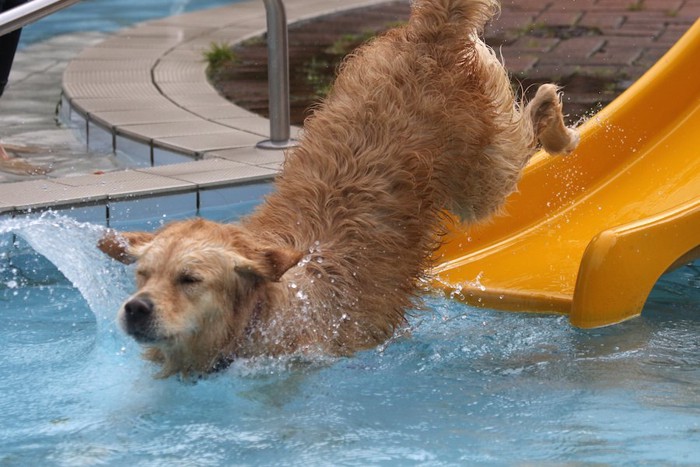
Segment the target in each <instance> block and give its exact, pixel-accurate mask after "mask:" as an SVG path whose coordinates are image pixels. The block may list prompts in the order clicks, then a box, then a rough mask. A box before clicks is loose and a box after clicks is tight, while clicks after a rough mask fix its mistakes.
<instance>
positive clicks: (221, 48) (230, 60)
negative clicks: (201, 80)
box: [204, 42, 238, 75]
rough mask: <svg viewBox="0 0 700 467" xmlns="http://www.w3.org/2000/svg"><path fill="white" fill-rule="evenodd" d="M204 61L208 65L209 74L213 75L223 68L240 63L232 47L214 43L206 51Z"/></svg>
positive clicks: (222, 43)
mask: <svg viewBox="0 0 700 467" xmlns="http://www.w3.org/2000/svg"><path fill="white" fill-rule="evenodd" d="M204 59H205V60H206V62H207V63H208V65H209V66H208V73H209V74H210V75H211V74H213V73H216V72H217V71H218V70H220V69H221V68H222V67H224V66H226V65H229V64H235V63H237V62H238V57H236V54H235V53H234V52H233V50H231V46H230V45H229V44H227V43H224V42H219V43H217V42H212V43H211V45H210V46H209V50H205V51H204Z"/></svg>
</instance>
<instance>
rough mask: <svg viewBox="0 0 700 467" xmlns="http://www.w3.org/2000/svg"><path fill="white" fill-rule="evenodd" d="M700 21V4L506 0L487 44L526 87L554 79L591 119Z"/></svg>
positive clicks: (687, 0)
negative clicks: (500, 56) (501, 57)
mask: <svg viewBox="0 0 700 467" xmlns="http://www.w3.org/2000/svg"><path fill="white" fill-rule="evenodd" d="M698 17H700V0H556V1H554V0H553V1H544V0H503V1H502V11H501V15H500V17H499V18H498V19H497V20H496V21H495V22H494V23H493V24H492V25H490V26H489V28H487V31H486V39H487V42H488V43H489V44H490V45H491V46H492V47H494V48H495V49H497V50H499V51H500V53H501V54H502V55H503V58H504V60H505V63H506V67H507V68H508V70H509V71H510V72H511V73H512V74H513V76H514V78H515V79H517V80H519V81H521V82H522V83H523V85H524V86H525V87H526V86H527V85H529V84H533V83H539V82H542V81H549V80H552V81H555V82H557V83H559V84H561V85H563V86H564V87H565V95H566V99H567V102H566V104H567V110H568V111H569V112H571V113H572V114H582V115H585V114H589V113H590V112H591V111H592V110H596V109H598V108H600V107H602V106H604V105H605V104H607V103H608V102H610V101H611V100H612V99H613V98H614V97H615V96H617V95H618V94H619V93H620V92H621V91H623V90H624V89H626V88H627V87H628V86H629V85H630V84H632V83H633V82H634V81H636V80H637V79H638V78H639V77H640V76H641V75H642V74H643V73H644V72H645V71H646V70H647V69H648V68H649V67H650V66H651V65H653V64H654V63H655V62H656V61H657V60H658V59H659V58H661V56H662V55H663V54H664V53H665V52H666V51H667V50H668V49H669V48H670V47H671V46H672V45H673V44H674V43H675V42H676V41H677V40H678V39H679V38H680V37H681V36H682V35H683V33H685V31H686V30H687V29H688V28H689V27H690V26H691V25H692V24H693V23H694V22H695V21H696V20H697V19H698Z"/></svg>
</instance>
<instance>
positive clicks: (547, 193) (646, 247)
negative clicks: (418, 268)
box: [434, 20, 700, 327]
mask: <svg viewBox="0 0 700 467" xmlns="http://www.w3.org/2000/svg"><path fill="white" fill-rule="evenodd" d="M699 57H700V20H698V21H696V23H695V24H694V25H693V26H692V27H691V28H690V30H689V31H688V32H687V33H686V34H685V35H684V36H683V37H682V38H681V39H680V40H679V41H678V43H677V44H676V45H674V47H673V48H672V49H671V50H669V52H668V53H667V54H666V55H665V56H664V57H663V58H662V59H661V60H659V62H658V63H656V64H655V65H654V66H653V67H652V68H651V69H650V70H649V71H648V72H647V73H646V74H645V75H644V76H642V77H641V78H640V79H639V80H638V81H637V82H636V83H634V84H633V85H632V86H631V87H630V88H629V89H628V90H627V91H625V92H624V93H623V94H622V95H621V96H620V97H618V98H617V99H616V100H615V101H614V102H612V103H611V104H610V105H609V106H607V107H606V108H604V109H603V110H602V111H601V112H599V113H598V114H597V115H595V116H594V117H592V118H591V119H590V120H589V121H587V122H586V123H585V124H584V125H583V126H582V127H581V144H580V146H579V148H578V149H577V150H576V152H575V153H574V154H572V155H570V156H566V157H549V156H546V155H544V154H538V155H537V156H536V157H535V158H534V159H533V161H532V163H531V164H530V165H529V166H528V167H527V169H526V171H525V174H524V176H523V179H522V180H521V183H520V185H519V191H518V192H517V193H514V194H513V195H512V196H511V197H510V198H509V199H508V202H507V204H506V210H505V213H504V215H502V216H500V217H498V218H495V219H493V220H491V221H490V222H488V223H486V224H484V225H480V226H476V227H469V228H465V227H463V226H459V225H458V226H455V227H454V228H453V230H452V231H451V232H449V233H448V236H447V243H446V244H445V245H444V246H443V247H442V248H441V249H440V250H438V251H437V253H436V258H437V264H438V266H437V267H436V268H435V270H434V273H436V279H435V282H434V285H435V286H436V287H439V288H442V289H444V290H445V291H446V293H448V294H450V295H451V296H454V297H455V298H458V299H462V300H464V301H466V302H468V303H471V304H476V305H481V306H486V307H489V308H497V309H499V308H500V309H510V310H520V311H533V312H560V313H568V314H569V315H570V318H571V322H572V323H573V324H574V325H576V326H579V327H597V326H604V325H608V324H613V323H617V322H620V321H623V320H626V319H629V318H632V317H634V316H637V315H638V314H639V313H640V312H641V309H642V306H643V305H644V302H645V300H646V298H647V296H648V294H649V292H650V291H651V288H652V287H653V285H654V283H655V282H656V280H657V279H658V278H659V276H660V275H661V274H663V273H664V272H665V271H667V270H668V269H669V268H671V267H673V266H674V265H678V264H680V263H681V262H682V261H689V260H691V259H693V258H696V257H699V256H700V248H698V246H699V245H700V65H699V63H700V58H699Z"/></svg>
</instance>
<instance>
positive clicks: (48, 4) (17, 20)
mask: <svg viewBox="0 0 700 467" xmlns="http://www.w3.org/2000/svg"><path fill="white" fill-rule="evenodd" d="M79 1H80V0H32V1H31V2H27V3H24V4H22V5H18V6H16V7H14V8H12V9H10V10H7V11H6V12H4V13H0V36H4V35H5V34H8V33H10V32H12V31H15V30H17V29H19V28H22V27H24V26H26V25H28V24H30V23H33V22H34V21H37V20H40V19H41V18H43V17H44V16H48V15H50V14H52V13H55V12H57V11H59V10H62V9H64V8H66V7H69V6H71V5H72V4H74V3H78V2H79Z"/></svg>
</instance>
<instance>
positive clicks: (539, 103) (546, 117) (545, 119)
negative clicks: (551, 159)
mask: <svg viewBox="0 0 700 467" xmlns="http://www.w3.org/2000/svg"><path fill="white" fill-rule="evenodd" d="M524 117H525V118H529V119H530V120H531V121H532V130H533V138H535V139H538V140H539V141H540V143H541V144H542V147H543V148H544V150H545V151H547V152H548V153H550V154H568V153H570V152H571V151H573V150H574V149H575V148H576V146H577V145H578V142H579V135H578V132H577V131H576V130H574V129H572V128H567V127H566V125H564V119H563V115H562V109H561V99H560V97H559V89H558V88H557V86H555V85H554V84H543V85H542V86H540V87H539V89H538V90H537V93H536V94H535V97H534V98H533V99H532V100H531V101H530V102H529V103H528V104H527V106H526V107H525V115H524Z"/></svg>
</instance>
